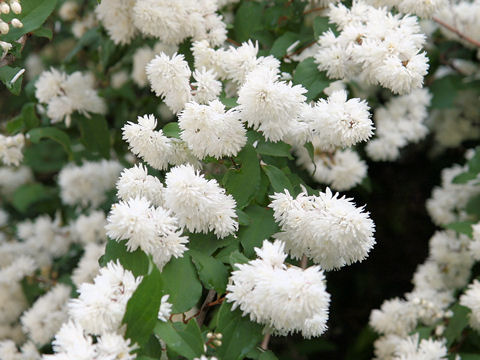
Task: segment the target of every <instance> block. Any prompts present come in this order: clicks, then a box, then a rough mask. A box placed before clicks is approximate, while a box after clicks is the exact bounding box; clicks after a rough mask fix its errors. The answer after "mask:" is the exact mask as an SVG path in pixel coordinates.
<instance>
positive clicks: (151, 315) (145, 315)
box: [123, 264, 164, 346]
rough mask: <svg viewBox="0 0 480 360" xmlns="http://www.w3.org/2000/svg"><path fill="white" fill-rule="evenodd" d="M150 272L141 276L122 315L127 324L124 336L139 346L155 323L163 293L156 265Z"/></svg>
mask: <svg viewBox="0 0 480 360" xmlns="http://www.w3.org/2000/svg"><path fill="white" fill-rule="evenodd" d="M150 265H151V266H152V268H151V272H150V273H149V274H148V275H145V276H144V277H143V280H142V282H141V283H140V285H138V287H137V289H136V290H135V292H134V293H133V295H132V297H131V298H130V300H128V303H127V310H126V311H125V316H124V317H123V323H124V324H127V331H126V333H125V336H126V337H127V338H129V339H131V340H132V343H137V344H138V345H139V346H142V345H143V344H145V343H146V342H147V341H148V340H149V338H150V336H151V334H152V331H153V328H154V327H155V324H156V323H157V316H158V309H159V308H160V302H161V299H162V296H163V295H164V293H163V291H162V288H163V284H162V278H161V276H160V272H159V271H158V269H157V267H156V266H155V265H153V264H150Z"/></svg>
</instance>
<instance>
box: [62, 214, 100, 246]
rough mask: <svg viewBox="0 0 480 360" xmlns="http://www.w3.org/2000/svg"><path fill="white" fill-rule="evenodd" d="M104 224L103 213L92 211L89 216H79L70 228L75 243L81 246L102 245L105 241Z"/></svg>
mask: <svg viewBox="0 0 480 360" xmlns="http://www.w3.org/2000/svg"><path fill="white" fill-rule="evenodd" d="M106 223H107V222H106V220H105V214H104V213H103V211H93V212H91V213H90V214H89V215H83V214H82V215H80V216H79V217H78V218H77V219H76V220H75V222H73V223H72V224H71V228H72V232H73V233H74V236H75V237H76V238H77V241H79V242H81V243H82V244H89V243H94V242H96V243H102V242H105V241H106V239H107V235H106V234H105V225H106Z"/></svg>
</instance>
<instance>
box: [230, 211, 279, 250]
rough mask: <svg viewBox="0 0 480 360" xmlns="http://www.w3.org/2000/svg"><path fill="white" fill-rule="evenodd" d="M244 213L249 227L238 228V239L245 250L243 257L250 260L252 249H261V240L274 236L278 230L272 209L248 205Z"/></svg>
mask: <svg viewBox="0 0 480 360" xmlns="http://www.w3.org/2000/svg"><path fill="white" fill-rule="evenodd" d="M245 212H246V213H247V215H248V216H249V217H250V225H249V226H246V227H244V226H242V227H240V230H239V232H238V239H239V240H240V243H241V244H242V246H243V248H244V249H245V255H247V256H248V257H250V258H251V257H253V256H254V255H255V251H254V250H253V248H254V247H261V246H262V243H263V240H265V239H268V238H269V237H270V236H272V235H273V234H275V233H276V232H277V231H278V230H279V228H278V225H277V223H276V222H275V220H274V219H273V210H272V209H269V208H264V207H260V206H258V205H250V206H249V207H248V208H246V209H245Z"/></svg>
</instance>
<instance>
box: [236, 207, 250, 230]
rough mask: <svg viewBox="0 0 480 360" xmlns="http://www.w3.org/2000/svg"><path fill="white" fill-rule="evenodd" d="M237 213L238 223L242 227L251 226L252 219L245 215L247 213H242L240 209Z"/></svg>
mask: <svg viewBox="0 0 480 360" xmlns="http://www.w3.org/2000/svg"><path fill="white" fill-rule="evenodd" d="M235 212H236V213H237V217H238V223H239V224H240V225H245V226H246V225H249V224H250V218H249V217H248V215H247V214H246V213H245V211H242V210H239V209H236V211H235Z"/></svg>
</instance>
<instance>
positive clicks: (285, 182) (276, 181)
mask: <svg viewBox="0 0 480 360" xmlns="http://www.w3.org/2000/svg"><path fill="white" fill-rule="evenodd" d="M262 170H263V171H264V172H265V174H266V175H267V176H268V179H269V180H270V184H271V185H272V188H273V190H274V191H275V192H277V193H278V192H282V193H283V192H284V191H285V189H286V190H288V192H289V193H290V194H293V193H294V191H293V186H292V183H291V182H290V180H289V179H288V177H287V175H285V173H284V172H283V171H282V170H280V169H279V168H277V167H275V166H273V165H263V166H262Z"/></svg>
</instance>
